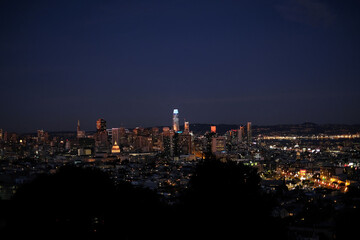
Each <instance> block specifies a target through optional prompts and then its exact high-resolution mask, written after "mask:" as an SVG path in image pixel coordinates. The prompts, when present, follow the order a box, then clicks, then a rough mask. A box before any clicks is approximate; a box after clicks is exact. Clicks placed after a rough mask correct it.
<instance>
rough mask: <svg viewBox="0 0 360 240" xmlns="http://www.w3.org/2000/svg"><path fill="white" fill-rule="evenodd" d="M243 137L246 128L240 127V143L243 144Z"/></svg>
mask: <svg viewBox="0 0 360 240" xmlns="http://www.w3.org/2000/svg"><path fill="white" fill-rule="evenodd" d="M243 136H244V126H240V128H239V130H238V142H239V143H240V142H242V141H243Z"/></svg>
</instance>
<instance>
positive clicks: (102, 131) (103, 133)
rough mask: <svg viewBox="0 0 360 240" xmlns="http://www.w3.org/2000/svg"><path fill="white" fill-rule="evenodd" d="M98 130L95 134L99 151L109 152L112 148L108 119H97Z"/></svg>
mask: <svg viewBox="0 0 360 240" xmlns="http://www.w3.org/2000/svg"><path fill="white" fill-rule="evenodd" d="M96 130H97V132H96V133H95V134H94V139H95V147H96V151H97V152H108V151H109V150H110V142H109V141H108V131H107V130H106V121H105V120H104V119H102V118H99V119H98V120H97V121H96Z"/></svg>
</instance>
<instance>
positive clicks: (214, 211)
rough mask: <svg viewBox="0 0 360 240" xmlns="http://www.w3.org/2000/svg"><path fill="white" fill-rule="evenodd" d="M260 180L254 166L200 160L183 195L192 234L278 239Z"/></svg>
mask: <svg viewBox="0 0 360 240" xmlns="http://www.w3.org/2000/svg"><path fill="white" fill-rule="evenodd" d="M259 183H260V177H259V176H258V174H257V172H256V169H254V168H251V167H248V166H244V165H243V164H241V163H236V162H233V161H227V162H221V161H218V160H215V159H214V158H208V159H205V160H203V161H202V162H200V163H199V164H198V165H197V167H196V170H195V173H194V175H193V177H192V178H191V180H190V185H189V189H188V191H187V192H186V193H185V194H184V196H183V198H182V200H183V201H182V202H183V206H182V207H183V208H184V211H183V212H184V214H185V215H187V216H188V219H190V222H191V223H190V224H189V225H190V226H192V229H191V230H192V231H193V233H194V234H196V235H195V236H194V237H195V238H201V239H204V238H213V237H218V238H221V239H233V238H250V237H249V236H251V238H253V239H260V238H263V237H267V238H268V237H269V236H276V237H277V239H281V238H282V237H283V236H282V234H276V233H275V232H274V230H276V228H274V225H273V224H272V222H271V218H270V217H269V216H270V211H271V209H272V208H271V201H270V199H269V198H267V196H265V195H263V194H262V193H261V192H260V185H259ZM189 216H190V217H189Z"/></svg>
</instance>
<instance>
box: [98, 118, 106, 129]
mask: <svg viewBox="0 0 360 240" xmlns="http://www.w3.org/2000/svg"><path fill="white" fill-rule="evenodd" d="M96 129H97V131H98V132H103V131H106V121H105V120H104V119H102V118H99V119H98V120H97V121H96Z"/></svg>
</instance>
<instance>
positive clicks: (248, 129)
mask: <svg viewBox="0 0 360 240" xmlns="http://www.w3.org/2000/svg"><path fill="white" fill-rule="evenodd" d="M246 126H247V127H246V131H247V140H248V144H251V141H252V134H251V122H248V123H247V125H246Z"/></svg>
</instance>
